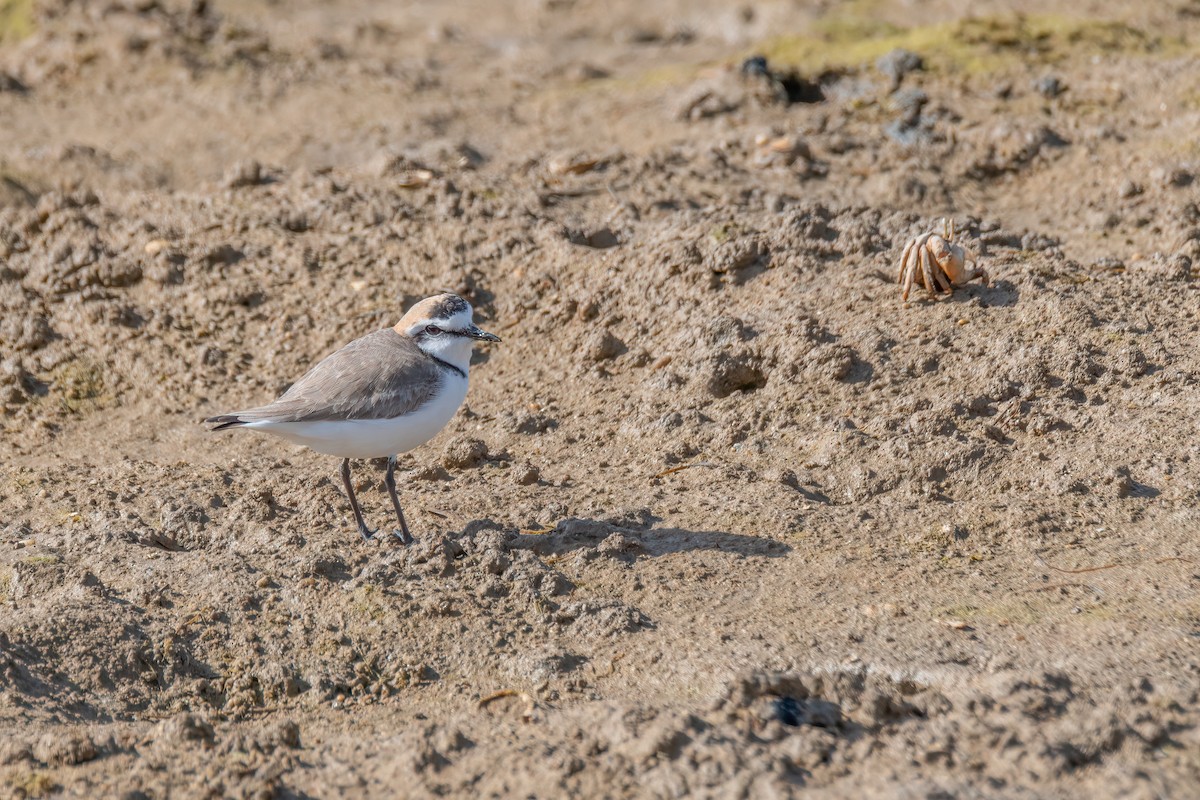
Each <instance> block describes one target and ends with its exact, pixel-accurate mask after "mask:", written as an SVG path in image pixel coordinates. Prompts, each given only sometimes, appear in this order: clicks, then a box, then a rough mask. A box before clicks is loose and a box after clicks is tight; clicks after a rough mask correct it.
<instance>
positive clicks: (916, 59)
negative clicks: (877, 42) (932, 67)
mask: <svg viewBox="0 0 1200 800" xmlns="http://www.w3.org/2000/svg"><path fill="white" fill-rule="evenodd" d="M875 69H877V70H879V71H880V72H882V73H883V74H884V75H886V76H887V77H888V78H889V79H890V80H891V90H892V91H893V92H894V91H896V90H897V89H899V88H900V83H901V81H903V80H904V76H905V75H907V74H908V73H910V72H916V71H918V70H922V69H925V61H924V60H923V59H922V58H921V57H920V56H919V55H917V54H916V53H914V52H912V51H911V50H905V49H904V48H902V47H897V48H896V49H895V50H892V51H890V52H887V53H885V54H884V55H882V56H880V57H879V59H878V60H876V62H875Z"/></svg>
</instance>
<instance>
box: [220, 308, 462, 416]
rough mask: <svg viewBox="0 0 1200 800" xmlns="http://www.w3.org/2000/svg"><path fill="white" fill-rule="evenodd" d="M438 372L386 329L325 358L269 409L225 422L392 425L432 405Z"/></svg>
mask: <svg viewBox="0 0 1200 800" xmlns="http://www.w3.org/2000/svg"><path fill="white" fill-rule="evenodd" d="M443 369H444V368H443V367H441V366H439V365H438V364H437V362H435V361H434V360H433V359H431V358H429V357H428V356H426V355H425V354H424V353H422V352H421V350H420V348H418V347H417V345H416V343H415V342H413V341H412V340H411V339H409V338H408V337H406V336H401V335H400V334H399V333H396V332H395V331H394V330H392V329H391V328H388V329H386V330H382V331H376V332H375V333H369V334H367V335H366V336H364V337H362V338H361V339H355V340H354V341H353V342H351V343H350V344H348V345H346V346H345V347H343V348H342V349H341V350H338V351H337V352H336V353H333V354H332V355H330V356H327V357H326V358H325V359H324V360H322V361H321V362H320V363H319V364H317V365H316V366H315V367H313V368H312V369H310V370H309V371H308V372H307V373H306V374H305V375H304V377H303V378H301V379H300V380H298V381H296V382H295V383H294V384H292V387H291V388H290V389H288V390H287V391H286V392H284V393H283V394H282V395H281V396H280V397H279V399H278V400H276V401H275V402H273V403H271V404H270V405H266V406H263V407H261V408H254V409H251V410H249V411H240V412H238V413H236V414H230V415H228V416H229V417H232V418H235V419H236V420H237V422H239V423H247V422H261V421H267V420H269V421H271V422H313V421H318V420H330V419H392V418H394V417H398V416H401V415H402V414H407V413H409V412H411V411H415V410H416V409H418V408H420V407H421V406H423V405H425V404H426V403H428V402H429V401H430V400H432V399H433V397H434V396H435V395H436V394H437V392H438V390H439V389H440V388H441V386H442V381H443V380H444V379H445V376H444V373H443Z"/></svg>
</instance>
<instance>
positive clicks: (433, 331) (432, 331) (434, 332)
mask: <svg viewBox="0 0 1200 800" xmlns="http://www.w3.org/2000/svg"><path fill="white" fill-rule="evenodd" d="M425 332H426V333H428V334H429V335H430V336H438V335H439V334H441V332H442V329H441V328H439V327H438V326H437V325H427V326H425Z"/></svg>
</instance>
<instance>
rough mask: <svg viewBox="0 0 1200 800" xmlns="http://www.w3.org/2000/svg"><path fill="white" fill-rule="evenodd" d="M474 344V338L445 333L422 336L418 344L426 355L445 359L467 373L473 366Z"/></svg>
mask: <svg viewBox="0 0 1200 800" xmlns="http://www.w3.org/2000/svg"><path fill="white" fill-rule="evenodd" d="M474 344H475V340H474V339H470V338H467V337H465V336H452V335H450V334H448V333H443V334H442V335H441V336H437V337H432V336H428V337H422V339H421V340H420V341H419V342H418V343H417V346H418V347H420V348H421V351H422V352H423V353H425V354H426V355H430V356H433V357H434V358H436V359H438V360H440V361H445V362H446V363H447V364H449V365H450V366H452V367H454V368H455V369H458V370H460V371H461V372H462V374H463V375H466V374H467V370H469V369H470V368H471V349H472V346H473V345H474Z"/></svg>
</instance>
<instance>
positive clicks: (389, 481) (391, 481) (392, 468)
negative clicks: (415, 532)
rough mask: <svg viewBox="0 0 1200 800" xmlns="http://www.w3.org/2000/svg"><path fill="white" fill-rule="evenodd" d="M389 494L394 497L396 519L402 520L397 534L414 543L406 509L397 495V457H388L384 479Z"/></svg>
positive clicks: (408, 542) (393, 505)
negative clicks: (405, 516) (409, 529)
mask: <svg viewBox="0 0 1200 800" xmlns="http://www.w3.org/2000/svg"><path fill="white" fill-rule="evenodd" d="M383 482H384V484H385V485H386V486H387V490H388V494H389V495H391V497H392V507H393V508H395V509H396V519H398V520H400V530H398V531H396V535H397V536H399V537H400V541H402V542H404V543H405V544H412V540H413V537H412V534H411V533H409V532H408V523H407V522H405V521H404V510H403V509H401V508H400V498H399V497H397V496H396V457H395V456H392V457H391V458H389V459H388V468H387V477H386V478H384V479H383Z"/></svg>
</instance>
